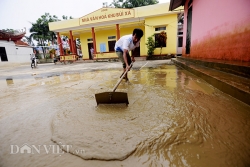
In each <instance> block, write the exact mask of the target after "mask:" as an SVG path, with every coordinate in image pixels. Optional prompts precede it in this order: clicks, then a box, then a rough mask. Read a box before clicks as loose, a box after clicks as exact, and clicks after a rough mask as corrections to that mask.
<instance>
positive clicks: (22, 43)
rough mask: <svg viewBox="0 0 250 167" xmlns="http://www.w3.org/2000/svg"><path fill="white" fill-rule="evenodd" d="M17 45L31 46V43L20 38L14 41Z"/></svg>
mask: <svg viewBox="0 0 250 167" xmlns="http://www.w3.org/2000/svg"><path fill="white" fill-rule="evenodd" d="M14 42H15V44H16V45H22V46H30V45H29V44H27V43H25V42H23V41H21V40H18V41H14Z"/></svg>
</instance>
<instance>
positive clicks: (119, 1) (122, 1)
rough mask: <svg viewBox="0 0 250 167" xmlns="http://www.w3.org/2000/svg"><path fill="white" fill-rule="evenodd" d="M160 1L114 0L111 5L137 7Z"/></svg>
mask: <svg viewBox="0 0 250 167" xmlns="http://www.w3.org/2000/svg"><path fill="white" fill-rule="evenodd" d="M157 3H159V1H158V0H113V2H112V3H111V4H110V5H109V6H113V7H115V8H135V7H141V6H147V5H154V4H157Z"/></svg>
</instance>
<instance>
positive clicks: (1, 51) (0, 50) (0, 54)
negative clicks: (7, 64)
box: [0, 47, 8, 61]
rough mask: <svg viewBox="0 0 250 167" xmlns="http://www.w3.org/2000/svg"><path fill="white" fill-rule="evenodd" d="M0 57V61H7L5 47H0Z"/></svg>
mask: <svg viewBox="0 0 250 167" xmlns="http://www.w3.org/2000/svg"><path fill="white" fill-rule="evenodd" d="M0 57H1V61H8V57H7V54H6V50H5V47H0Z"/></svg>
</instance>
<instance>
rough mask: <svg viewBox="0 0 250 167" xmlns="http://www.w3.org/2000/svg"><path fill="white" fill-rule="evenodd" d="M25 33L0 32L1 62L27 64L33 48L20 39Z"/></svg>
mask: <svg viewBox="0 0 250 167" xmlns="http://www.w3.org/2000/svg"><path fill="white" fill-rule="evenodd" d="M24 35H25V32H5V31H2V30H0V58H1V62H12V63H27V62H30V54H32V53H33V48H32V47H30V46H29V45H28V44H27V43H25V42H23V41H21V40H20V39H21V38H22V37H23V36H24Z"/></svg>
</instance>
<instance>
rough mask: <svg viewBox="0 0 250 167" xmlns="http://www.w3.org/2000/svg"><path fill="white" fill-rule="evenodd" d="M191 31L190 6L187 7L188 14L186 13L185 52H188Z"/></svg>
mask: <svg viewBox="0 0 250 167" xmlns="http://www.w3.org/2000/svg"><path fill="white" fill-rule="evenodd" d="M191 31H192V6H191V7H190V8H189V9H188V15H187V38H186V54H190V47H191Z"/></svg>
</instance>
